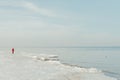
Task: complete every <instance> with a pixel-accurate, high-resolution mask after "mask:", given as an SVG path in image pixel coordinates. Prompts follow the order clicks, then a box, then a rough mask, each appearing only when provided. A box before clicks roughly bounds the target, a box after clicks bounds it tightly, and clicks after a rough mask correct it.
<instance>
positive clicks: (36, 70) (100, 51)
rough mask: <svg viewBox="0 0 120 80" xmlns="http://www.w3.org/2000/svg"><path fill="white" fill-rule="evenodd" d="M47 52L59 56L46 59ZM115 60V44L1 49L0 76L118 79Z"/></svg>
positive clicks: (15, 79)
mask: <svg viewBox="0 0 120 80" xmlns="http://www.w3.org/2000/svg"><path fill="white" fill-rule="evenodd" d="M49 55H50V56H51V55H57V56H58V58H59V59H57V60H55V61H54V60H50V59H48V58H49ZM41 58H42V60H41ZM45 58H47V61H44V60H43V59H45ZM119 60H120V48H118V47H116V48H115V47H80V48H15V54H11V51H10V49H8V48H4V49H3V48H2V49H0V68H1V69H0V79H1V80H120V62H119Z"/></svg>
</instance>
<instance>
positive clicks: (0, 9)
mask: <svg viewBox="0 0 120 80" xmlns="http://www.w3.org/2000/svg"><path fill="white" fill-rule="evenodd" d="M119 4H120V0H0V47H79V46H120V36H119V34H120V31H119V30H120V22H119V21H120V10H119V9H120V5H119Z"/></svg>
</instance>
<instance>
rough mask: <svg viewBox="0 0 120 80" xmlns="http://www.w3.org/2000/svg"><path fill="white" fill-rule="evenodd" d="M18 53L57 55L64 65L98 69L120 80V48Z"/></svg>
mask: <svg viewBox="0 0 120 80" xmlns="http://www.w3.org/2000/svg"><path fill="white" fill-rule="evenodd" d="M18 53H32V54H33V53H34V54H55V55H58V56H59V58H60V61H61V62H62V63H68V64H73V65H79V66H81V67H86V68H97V69H99V70H102V71H103V72H104V73H105V74H106V75H108V76H111V77H116V78H118V80H120V62H119V61H120V48H16V54H18Z"/></svg>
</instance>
